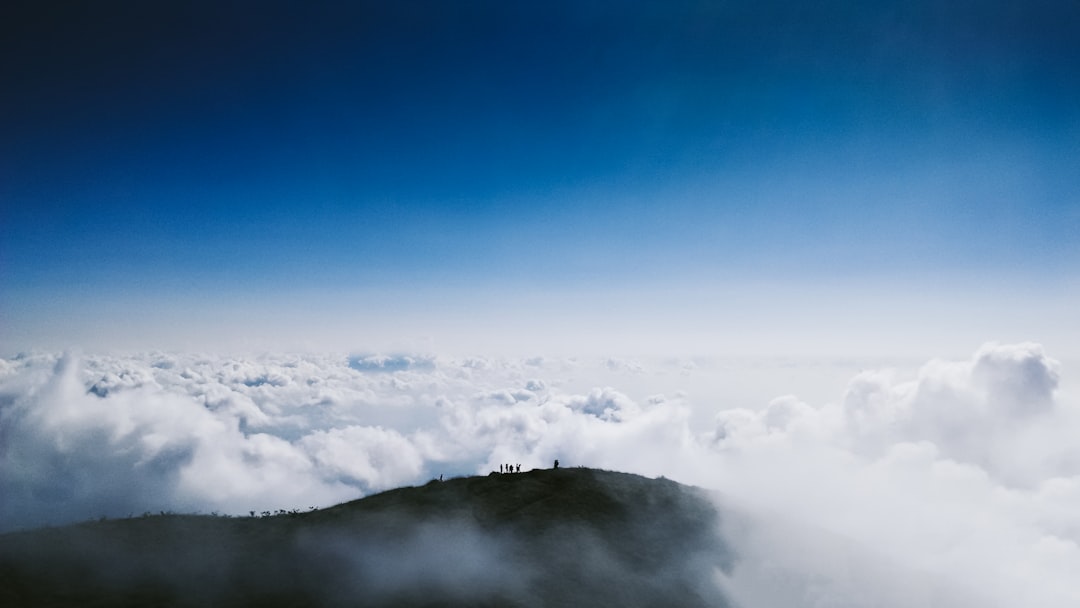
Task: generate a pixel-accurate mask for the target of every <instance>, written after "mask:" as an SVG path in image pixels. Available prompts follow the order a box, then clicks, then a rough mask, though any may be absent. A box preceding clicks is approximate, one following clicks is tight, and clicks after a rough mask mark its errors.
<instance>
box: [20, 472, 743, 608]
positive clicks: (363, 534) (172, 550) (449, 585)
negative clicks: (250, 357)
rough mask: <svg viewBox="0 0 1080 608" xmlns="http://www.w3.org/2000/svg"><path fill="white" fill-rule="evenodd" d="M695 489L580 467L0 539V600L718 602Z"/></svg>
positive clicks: (703, 508)
mask: <svg viewBox="0 0 1080 608" xmlns="http://www.w3.org/2000/svg"><path fill="white" fill-rule="evenodd" d="M718 524H719V519H718V515H717V513H716V511H715V509H714V507H713V506H712V504H711V503H710V502H709V501H708V500H707V499H706V498H705V497H704V496H703V495H702V494H701V493H700V492H699V491H698V490H696V489H693V488H688V487H686V486H682V485H679V484H677V483H675V482H672V481H668V480H663V479H658V480H650V479H646V478H643V477H639V476H636V475H630V474H625V473H614V472H606V471H596V470H591V469H558V470H538V471H531V472H526V473H515V474H503V475H501V474H492V475H489V476H487V477H470V478H460V479H451V480H448V481H445V482H438V481H433V482H430V483H428V484H427V485H424V486H421V487H413V488H400V489H397V490H391V491H388V492H384V493H382V494H378V495H375V496H370V497H367V498H364V499H361V500H357V501H353V502H350V503H346V504H342V505H338V506H336V507H333V508H329V509H324V510H320V511H312V512H308V513H297V514H291V515H278V516H274V517H263V518H225V517H212V516H190V515H183V516H181V515H161V516H152V517H142V518H135V519H127V520H114V521H105V522H96V523H87V524H81V525H77V526H69V527H64V528H51V529H43V530H35V531H30V532H18V533H12V534H7V535H3V536H0V605H3V606H7V607H11V606H146V605H171V606H196V605H198V606H210V605H217V606H221V605H225V606H313V605H315V606H380V605H384V606H597V605H603V606H728V605H730V604H729V603H728V602H727V601H725V599H724V598H722V597H721V596H720V595H719V592H718V591H717V590H716V587H715V585H713V584H712V579H713V574H714V573H715V571H716V569H717V568H729V567H730V560H731V555H730V552H729V551H728V550H727V548H726V547H725V546H724V544H723V541H722V540H721V538H720V535H719V533H718V531H717V526H718Z"/></svg>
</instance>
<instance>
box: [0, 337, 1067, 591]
mask: <svg viewBox="0 0 1080 608" xmlns="http://www.w3.org/2000/svg"><path fill="white" fill-rule="evenodd" d="M748 369H749V368H748ZM757 371H758V372H760V370H757ZM714 372H715V368H710V367H709V366H708V365H700V364H699V363H695V362H692V361H676V360H657V361H640V360H637V361H629V360H619V359H603V360H595V361H593V360H577V359H562V358H560V359H544V358H532V359H509V358H449V357H437V356H417V355H412V356H401V355H398V356H379V355H352V356H345V355H326V356H317V355H310V354H305V355H264V356H259V357H248V358H240V357H222V356H205V355H191V354H170V353H150V354H143V355H137V356H104V355H78V354H73V353H64V354H37V355H22V356H18V357H14V358H10V359H0V484H2V490H3V491H2V492H0V530H11V529H19V528H27V527H33V526H40V525H51V524H60V523H66V522H71V521H79V520H85V519H91V518H97V517H100V516H106V517H126V516H129V515H140V514H142V513H145V512H159V511H178V512H189V511H191V512H203V513H210V512H219V513H223V514H238V515H246V514H248V513H249V512H251V511H255V512H261V511H263V510H276V509H279V508H283V509H293V508H299V509H304V510H306V509H307V508H308V507H311V506H329V505H332V504H336V503H339V502H343V501H346V500H350V499H354V498H358V497H361V496H363V495H366V494H370V493H373V492H377V491H380V490H383V489H387V488H393V487H398V486H402V485H414V484H421V483H425V482H427V481H428V480H430V479H432V478H437V477H439V476H440V475H446V476H451V475H459V474H475V473H479V474H487V473H488V472H490V471H493V470H498V468H499V465H500V464H502V463H514V464H518V463H520V464H522V465H523V466H522V468H523V470H527V469H531V468H534V467H549V466H551V463H552V462H553V461H554V460H555V459H556V458H558V459H559V460H560V461H562V462H563V463H564V464H566V465H570V466H576V465H584V466H591V467H600V468H608V469H615V470H622V471H630V472H636V473H640V474H643V475H647V476H660V475H663V476H666V477H669V478H672V479H676V480H678V481H681V482H684V483H690V484H696V485H699V486H702V487H705V488H710V489H714V490H717V491H718V492H719V498H718V500H719V502H720V503H721V505H722V506H723V507H724V508H725V509H729V510H733V511H738V512H740V513H744V514H747V515H746V516H745V517H742V516H740V517H736V518H732V521H733V522H737V524H738V525H735V524H732V526H731V529H729V531H728V532H729V534H730V535H731V537H732V539H734V541H736V542H738V543H741V545H740V547H739V548H740V554H741V557H742V559H741V561H740V563H739V565H737V566H736V568H735V570H734V571H732V572H730V573H719V574H718V584H720V585H722V586H723V587H724V588H725V589H726V590H727V591H728V592H729V593H730V594H731V595H733V596H734V597H736V598H737V599H741V600H742V601H743V602H744V603H745V604H747V605H791V606H860V605H861V606H865V605H882V606H892V605H897V606H901V605H949V604H948V602H952V603H953V605H956V600H955V599H948V598H955V597H956V595H955V594H956V593H959V594H960V595H963V596H964V597H973V598H978V599H977V600H972V605H981V606H985V605H1002V606H1017V605H1027V606H1044V607H1048V608H1055V607H1058V606H1061V607H1064V606H1076V605H1080V582H1078V580H1080V579H1077V578H1076V576H1075V574H1076V573H1077V572H1080V444H1078V443H1077V442H1076V441H1075V438H1076V437H1080V403H1077V402H1076V401H1075V399H1074V397H1075V396H1074V395H1073V396H1070V395H1065V394H1062V391H1061V390H1060V389H1059V384H1061V377H1060V376H1061V374H1062V369H1061V365H1060V364H1059V363H1058V362H1057V361H1055V360H1054V359H1053V358H1051V357H1050V356H1048V355H1047V354H1046V353H1044V352H1043V349H1042V348H1041V347H1040V346H1039V345H1036V344H1004V345H1003V344H987V345H984V346H983V347H981V348H979V349H978V350H977V351H976V352H975V353H974V354H973V355H972V356H971V357H970V358H967V359H964V360H932V361H929V362H926V363H924V364H922V365H921V366H917V369H913V370H899V369H888V368H883V369H870V370H866V371H863V372H861V373H856V374H854V377H852V378H851V379H850V381H849V382H848V383H847V387H846V389H844V390H842V391H840V392H839V394H837V395H836V396H835V398H833V399H829V400H823V401H822V402H820V403H816V402H815V403H808V402H806V401H803V400H802V399H800V398H799V397H798V396H795V395H783V393H784V392H785V391H784V387H783V386H780V385H778V386H776V387H775V388H776V394H779V395H783V396H779V397H776V398H775V399H771V400H765V401H763V402H761V403H758V404H752V403H751V404H747V403H734V404H733V403H726V402H722V399H721V400H718V402H711V399H712V398H711V397H708V396H697V397H690V396H688V394H686V393H682V392H680V391H670V390H669V389H670V387H672V386H673V385H677V384H678V383H679V382H680V381H685V382H686V383H687V384H688V385H690V384H694V383H695V382H701V380H702V377H703V376H708V375H709V374H712V373H714ZM778 377H783V376H782V375H778ZM590 378H592V379H602V382H598V383H597V384H596V385H594V386H593V385H590V382H589V379H590ZM623 383H624V384H625V386H627V387H632V390H630V389H626V388H623V386H622V385H621V384H623ZM651 385H655V386H657V387H661V388H663V389H664V391H665V392H660V391H656V392H649V390H648V389H649V387H650V386H651ZM721 393H722V391H721ZM721 393H717V394H721ZM698 394H699V395H700V392H699V393H698ZM702 421H705V422H704V423H703V422H702ZM830 539H831V540H830ZM852 547H853V548H852ZM866 556H873V557H872V559H871V558H867V557H866ZM867 564H877V565H875V566H869V565H867ZM882 564H888V565H889V566H888V567H886V566H883V565H882ZM900 570H902V571H905V572H910V573H912V574H911V576H909V577H906V578H905V579H904V580H924V579H925V580H927V581H930V582H928V583H926V584H925V585H915V586H911V585H905V587H904V588H903V589H897V588H896V585H895V584H891V585H890V582H889V581H890V580H895V577H894V576H892V574H894V573H895V572H897V571H900Z"/></svg>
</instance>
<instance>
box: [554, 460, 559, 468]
mask: <svg viewBox="0 0 1080 608" xmlns="http://www.w3.org/2000/svg"><path fill="white" fill-rule="evenodd" d="M555 468H556V469H557V468H559V459H558V458H556V459H555Z"/></svg>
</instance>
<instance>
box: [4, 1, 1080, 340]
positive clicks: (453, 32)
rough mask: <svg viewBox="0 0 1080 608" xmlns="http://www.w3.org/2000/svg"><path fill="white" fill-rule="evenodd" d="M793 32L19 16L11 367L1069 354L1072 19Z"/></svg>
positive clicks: (1078, 206) (11, 16) (575, 12)
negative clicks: (381, 353) (982, 348)
mask: <svg viewBox="0 0 1080 608" xmlns="http://www.w3.org/2000/svg"><path fill="white" fill-rule="evenodd" d="M804 4H805V3H799V2H686V3H678V2H676V3H669V2H637V3H614V2H520V3H506V2H483V1H480V2H393V3H391V2H385V3H374V2H340V3H338V2H331V3H318V2H315V3H312V2H303V3H300V2H258V3H256V2H251V3H245V2H184V3H179V2H178V3H172V2H103V3H62V2H44V3H43V2H27V3H21V2H15V3H5V6H4V8H2V9H0V24H2V25H0V89H2V90H3V91H4V93H3V95H0V133H2V135H0V349H2V350H4V351H16V350H20V349H34V348H58V347H59V348H66V347H70V346H76V347H85V348H91V349H97V348H174V347H180V348H191V349H200V348H218V347H222V348H225V347H228V348H244V347H253V348H321V347H330V348H340V349H362V348H372V347H373V348H391V347H392V348H406V349H412V348H425V349H431V348H434V349H439V348H451V347H456V346H459V345H460V346H461V347H462V348H473V349H485V348H499V347H515V348H520V349H524V350H530V349H544V348H547V349H551V348H557V347H559V346H561V347H562V348H564V349H565V350H570V351H573V350H574V348H575V343H574V340H579V341H580V344H577V346H580V347H581V348H586V347H590V348H594V349H596V350H604V349H607V348H617V349H621V350H628V351H635V350H638V351H640V350H648V349H658V350H680V349H681V350H688V351H694V352H703V351H709V350H717V351H725V350H731V351H737V352H747V351H754V352H762V353H764V352H780V353H787V352H818V351H822V352H829V353H839V352H848V351H850V352H874V353H893V354H896V353H917V354H920V355H922V354H931V355H934V354H943V353H944V352H945V351H948V352H949V353H967V352H970V351H971V350H972V349H973V348H975V347H976V346H977V345H978V344H979V343H981V342H982V341H984V340H994V339H998V340H1036V341H1041V342H1044V343H1046V344H1047V345H1048V347H1050V349H1051V351H1052V352H1055V353H1057V354H1059V355H1065V354H1078V353H1077V349H1080V333H1078V332H1080V330H1078V329H1077V328H1076V325H1077V324H1076V323H1075V314H1074V313H1073V310H1072V309H1073V308H1074V306H1073V304H1075V302H1077V301H1078V299H1077V296H1080V238H1077V235H1080V194H1078V193H1080V101H1078V100H1080V5H1078V4H1076V3H1073V2H1023V3H1017V2H994V1H990V2H949V3H941V2H877V3H849V2H822V3H814V5H813V7H812V8H810V7H807V6H804ZM863 4H867V6H862V5H863ZM943 336H946V337H943ZM1055 348H1056V349H1057V350H1056V351H1055V350H1054V349H1055ZM1070 348H1072V349H1073V350H1072V351H1069V352H1062V351H1067V350H1068V349H1070Z"/></svg>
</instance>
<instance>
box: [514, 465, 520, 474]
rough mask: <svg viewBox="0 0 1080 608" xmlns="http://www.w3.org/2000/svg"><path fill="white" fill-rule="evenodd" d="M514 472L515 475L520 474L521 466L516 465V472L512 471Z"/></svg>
mask: <svg viewBox="0 0 1080 608" xmlns="http://www.w3.org/2000/svg"><path fill="white" fill-rule="evenodd" d="M514 472H515V473H520V472H521V465H520V464H519V465H517V470H516V471H514Z"/></svg>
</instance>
